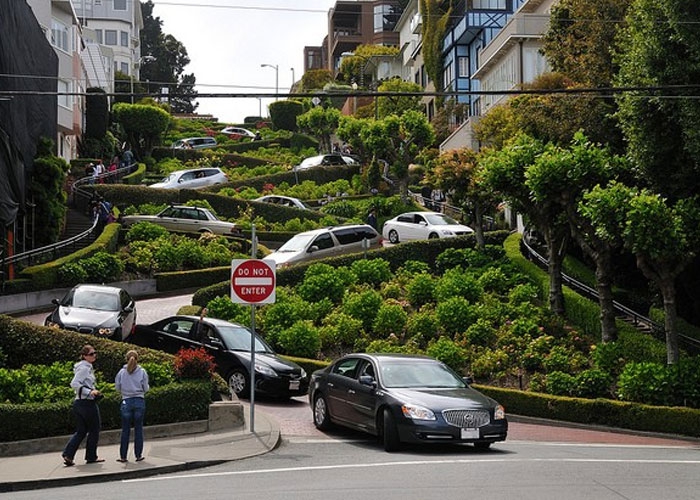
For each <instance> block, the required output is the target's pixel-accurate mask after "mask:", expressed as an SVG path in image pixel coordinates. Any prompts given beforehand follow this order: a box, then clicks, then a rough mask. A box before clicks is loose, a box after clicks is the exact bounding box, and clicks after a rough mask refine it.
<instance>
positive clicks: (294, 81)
mask: <svg viewBox="0 0 700 500" xmlns="http://www.w3.org/2000/svg"><path fill="white" fill-rule="evenodd" d="M289 69H291V70H292V86H291V87H290V88H289V90H290V92H291V91H292V90H293V89H294V84H295V83H297V79H296V77H295V76H294V68H289Z"/></svg>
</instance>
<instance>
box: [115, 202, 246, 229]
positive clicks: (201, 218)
mask: <svg viewBox="0 0 700 500" xmlns="http://www.w3.org/2000/svg"><path fill="white" fill-rule="evenodd" d="M119 220H120V221H121V223H122V225H123V226H124V227H127V228H128V227H130V226H133V225H134V224H137V223H139V222H150V223H152V224H157V225H159V226H163V227H164V228H165V229H168V230H169V231H185V232H196V233H213V234H221V235H224V236H239V235H240V234H241V231H240V229H239V228H238V227H236V225H235V224H234V223H232V222H226V221H222V220H219V219H217V217H216V216H215V215H214V214H213V213H211V212H210V211H209V210H207V209H206V208H200V207H189V206H185V205H172V206H170V207H167V208H166V209H165V210H163V211H162V212H160V213H159V214H156V215H126V216H124V217H121V218H120V219H119Z"/></svg>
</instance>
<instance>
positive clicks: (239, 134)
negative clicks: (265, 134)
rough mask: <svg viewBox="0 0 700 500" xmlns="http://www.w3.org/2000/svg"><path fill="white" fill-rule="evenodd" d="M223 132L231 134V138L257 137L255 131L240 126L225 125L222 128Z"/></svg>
mask: <svg viewBox="0 0 700 500" xmlns="http://www.w3.org/2000/svg"><path fill="white" fill-rule="evenodd" d="M221 133H222V134H224V135H227V136H229V137H230V138H231V139H242V138H244V137H250V138H251V139H253V138H254V137H255V133H254V132H251V131H250V130H248V129H245V128H240V127H225V128H222V129H221Z"/></svg>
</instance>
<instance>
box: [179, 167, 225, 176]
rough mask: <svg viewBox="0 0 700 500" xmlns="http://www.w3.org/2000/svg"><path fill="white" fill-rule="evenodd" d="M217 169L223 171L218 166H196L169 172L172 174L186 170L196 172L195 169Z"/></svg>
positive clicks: (185, 171) (182, 172)
mask: <svg viewBox="0 0 700 500" xmlns="http://www.w3.org/2000/svg"><path fill="white" fill-rule="evenodd" d="M212 169H213V170H218V171H220V172H223V171H222V170H221V169H220V168H219V167H196V168H185V169H182V170H174V171H172V172H170V175H172V174H184V173H187V172H196V171H197V170H212Z"/></svg>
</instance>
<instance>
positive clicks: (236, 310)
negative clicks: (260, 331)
mask: <svg viewBox="0 0 700 500" xmlns="http://www.w3.org/2000/svg"><path fill="white" fill-rule="evenodd" d="M207 316H211V317H212V318H219V319H223V320H226V321H231V322H233V323H238V324H241V325H250V310H249V308H248V307H246V306H244V305H242V304H236V303H234V302H232V301H231V298H230V297H225V296H219V297H216V298H215V299H212V300H210V301H209V302H208V303H207Z"/></svg>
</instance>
